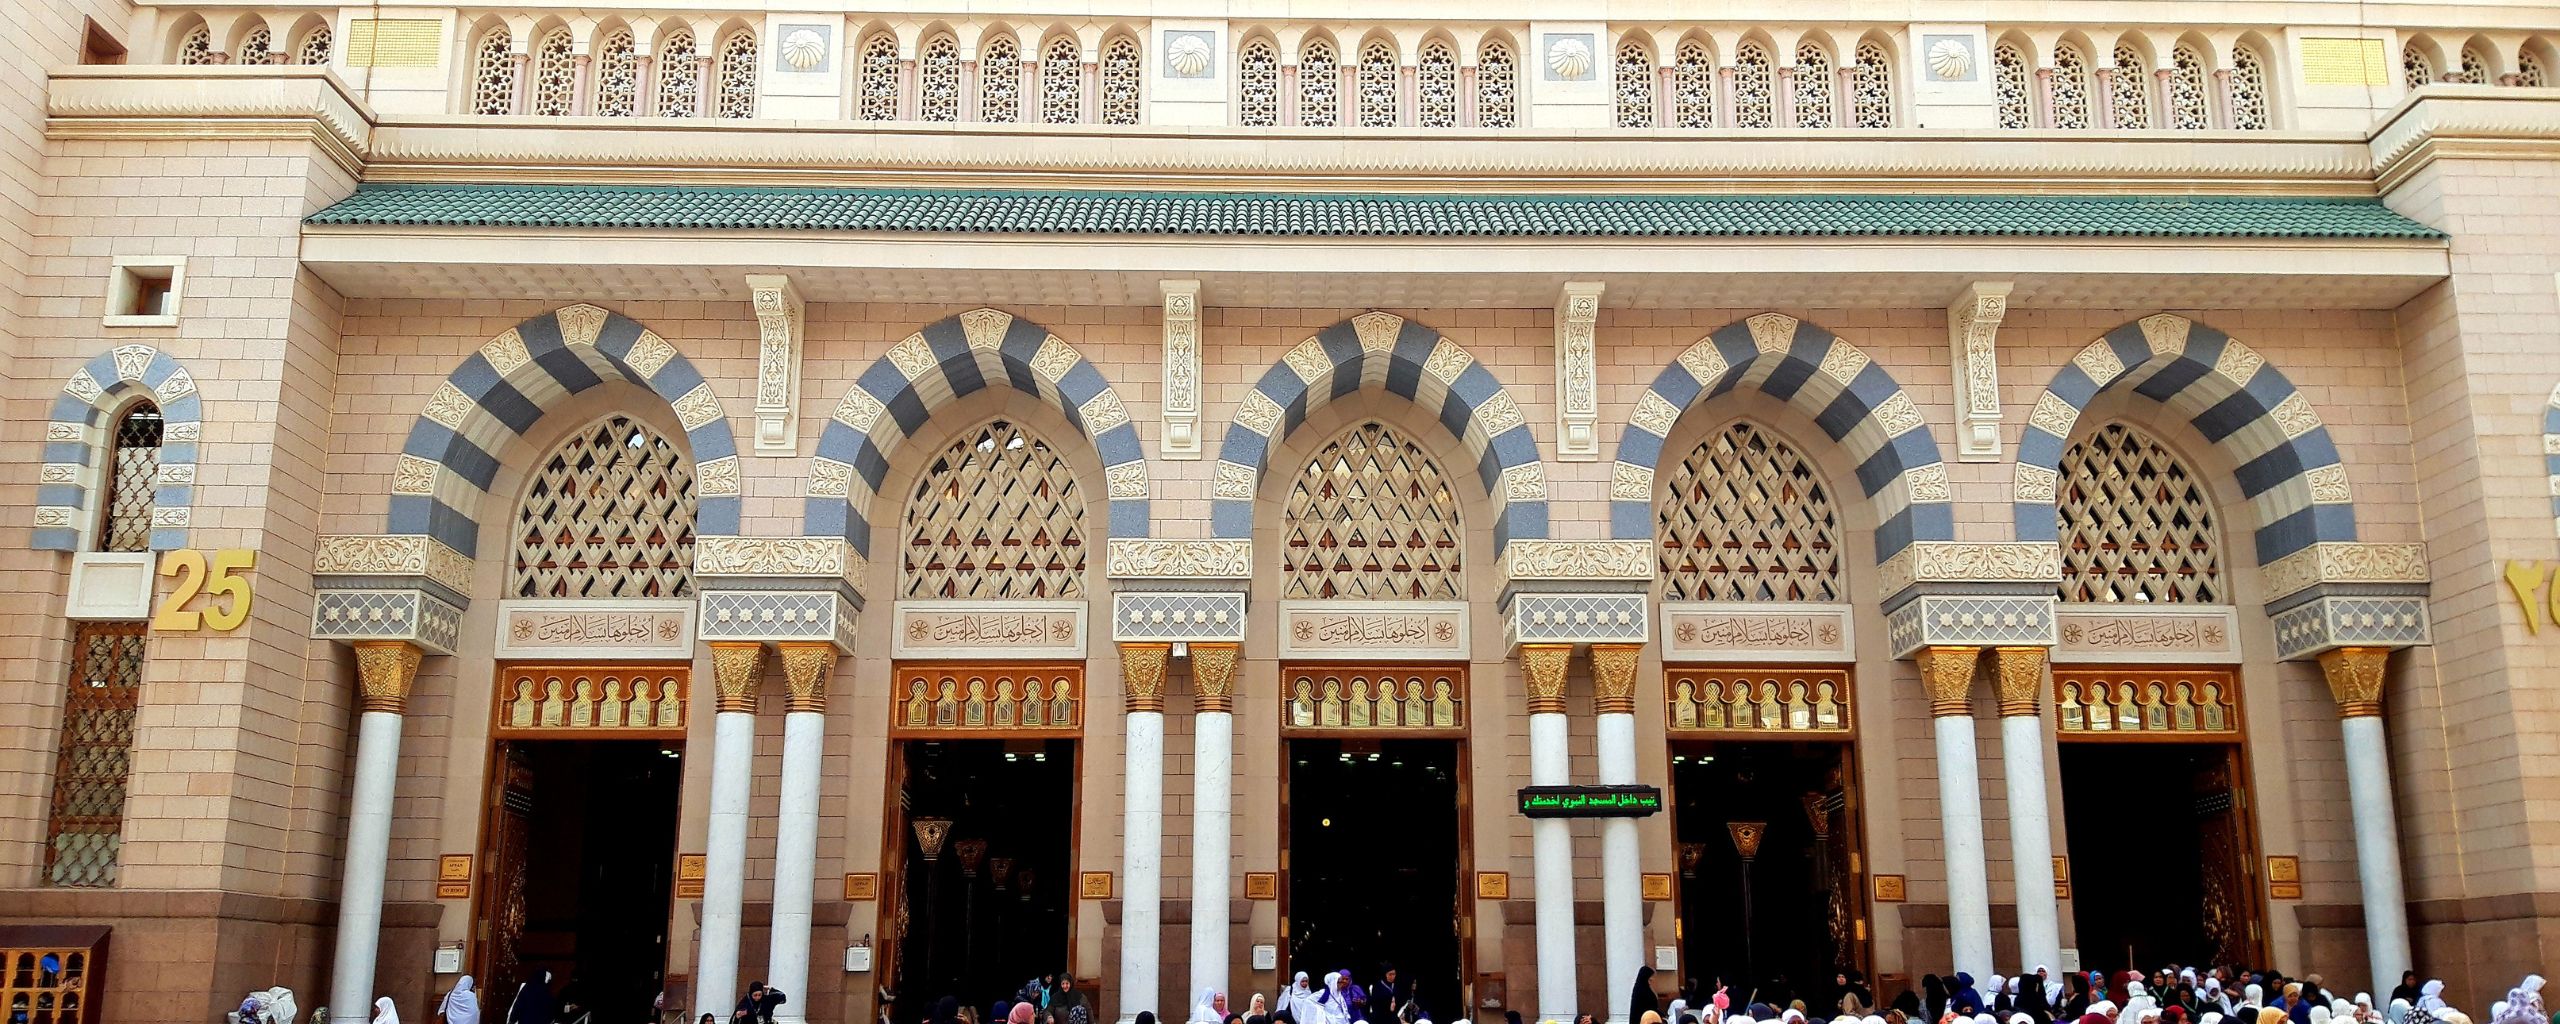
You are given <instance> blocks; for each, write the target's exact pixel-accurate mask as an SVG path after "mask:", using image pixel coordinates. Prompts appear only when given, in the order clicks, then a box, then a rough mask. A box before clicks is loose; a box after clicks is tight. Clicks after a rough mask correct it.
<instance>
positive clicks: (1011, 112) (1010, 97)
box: [978, 36, 1022, 124]
mask: <svg viewBox="0 0 2560 1024" xmlns="http://www.w3.org/2000/svg"><path fill="white" fill-rule="evenodd" d="M978 120H980V121H984V122H987V123H988V124H1012V123H1014V122H1016V121H1020V120H1022V44H1021V43H1017V42H1015V41H1013V38H1012V37H1011V36H997V37H996V39H995V41H993V42H990V43H988V44H987V45H986V46H985V48H983V49H980V50H979V51H978Z"/></svg>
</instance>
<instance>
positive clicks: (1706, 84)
mask: <svg viewBox="0 0 2560 1024" xmlns="http://www.w3.org/2000/svg"><path fill="white" fill-rule="evenodd" d="M1678 54H1679V61H1678V67H1677V68H1676V69H1674V70H1673V72H1672V78H1671V84H1672V89H1671V113H1672V123H1673V124H1675V125H1677V126H1679V127H1682V128H1713V127H1715V126H1716V61H1715V57H1714V56H1713V55H1712V54H1710V53H1708V52H1707V44H1706V43H1703V42H1700V41H1698V40H1695V39H1686V40H1682V41H1681V43H1680V49H1679V50H1678Z"/></svg>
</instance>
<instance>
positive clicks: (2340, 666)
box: [2320, 647, 2391, 718]
mask: <svg viewBox="0 0 2560 1024" xmlns="http://www.w3.org/2000/svg"><path fill="white" fill-rule="evenodd" d="M2390 664H2391V649H2390V648H2388V647H2338V648H2333V649H2331V650H2327V651H2323V652H2321V653H2320V675H2321V677H2322V678H2324V679H2326V680H2328V682H2329V696H2330V697H2331V698H2333V699H2335V700H2336V701H2337V702H2338V717H2340V718H2372V717H2374V716H2377V715H2380V714H2382V682H2383V670H2384V669H2386V668H2388V667H2390Z"/></svg>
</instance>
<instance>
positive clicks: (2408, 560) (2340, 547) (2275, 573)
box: [2265, 541, 2428, 601]
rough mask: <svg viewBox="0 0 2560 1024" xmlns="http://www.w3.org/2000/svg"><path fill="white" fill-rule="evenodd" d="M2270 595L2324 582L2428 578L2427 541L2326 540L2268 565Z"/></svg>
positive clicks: (2282, 595) (2413, 581)
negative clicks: (2398, 542) (2379, 542)
mask: <svg viewBox="0 0 2560 1024" xmlns="http://www.w3.org/2000/svg"><path fill="white" fill-rule="evenodd" d="M2265 572H2266V581H2267V599H2268V600H2269V601H2275V600H2281V599H2283V598H2285V597H2288V596H2291V595H2293V594H2297V593H2300V592H2302V591H2304V590H2308V589H2310V588H2312V587H2315V586H2319V585H2321V584H2324V583H2403V584H2420V585H2422V584H2425V583H2426V582H2427V578H2428V577H2427V548H2426V545H2424V544H2365V543H2359V542H2354V541H2323V542H2321V543H2318V544H2313V545H2311V546H2310V547H2307V548H2304V549H2302V550H2300V551H2296V552H2294V553H2293V554H2290V555H2286V556H2285V557H2283V558H2280V559H2277V560H2276V561H2274V562H2272V563H2270V564H2268V565H2267V567H2266V570H2265Z"/></svg>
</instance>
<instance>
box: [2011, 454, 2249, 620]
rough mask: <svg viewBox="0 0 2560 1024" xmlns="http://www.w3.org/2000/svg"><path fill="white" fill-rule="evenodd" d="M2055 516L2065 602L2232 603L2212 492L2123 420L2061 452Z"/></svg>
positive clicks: (2179, 461)
mask: <svg viewBox="0 0 2560 1024" xmlns="http://www.w3.org/2000/svg"><path fill="white" fill-rule="evenodd" d="M2054 519H2055V523H2056V525H2057V526H2059V527H2060V530H2061V540H2062V590H2061V595H2062V599H2063V600H2064V601H2070V602H2084V603H2092V604H2228V603H2230V601H2231V593H2230V589H2229V587H2228V585H2227V584H2226V583H2225V581H2224V580H2223V577H2222V566H2221V556H2220V547H2221V535H2220V532H2219V529H2218V528H2217V527H2216V525H2215V522H2214V502H2213V496H2212V494H2211V493H2210V492H2209V490H2208V489H2207V488H2206V486H2205V484H2204V480H2203V478H2202V477H2200V476H2198V475H2197V474H2196V472H2195V470H2194V469H2193V468H2192V467H2191V466H2189V465H2188V464H2187V462H2186V460H2184V459H2182V458H2180V457H2179V456H2178V454H2177V452H2176V451H2175V450H2173V449H2171V448H2170V447H2169V446H2168V445H2166V444H2163V443H2161V441H2160V440H2159V439H2158V438H2156V437H2153V436H2152V435H2150V434H2148V433H2145V432H2143V431H2141V430H2139V429H2136V428H2134V427H2133V426H2131V425H2129V424H2125V423H2121V422H2117V423H2109V424H2107V425H2105V426H2102V427H2100V428H2098V429H2096V430H2093V431H2090V432H2089V433H2087V434H2085V435H2083V436H2081V437H2080V438H2079V439H2077V440H2075V441H2073V442H2072V443H2071V445H2070V446H2069V447H2068V448H2065V449H2064V450H2063V453H2062V464H2061V472H2060V481H2059V485H2058V486H2057V487H2056V488H2055V491H2054Z"/></svg>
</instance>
